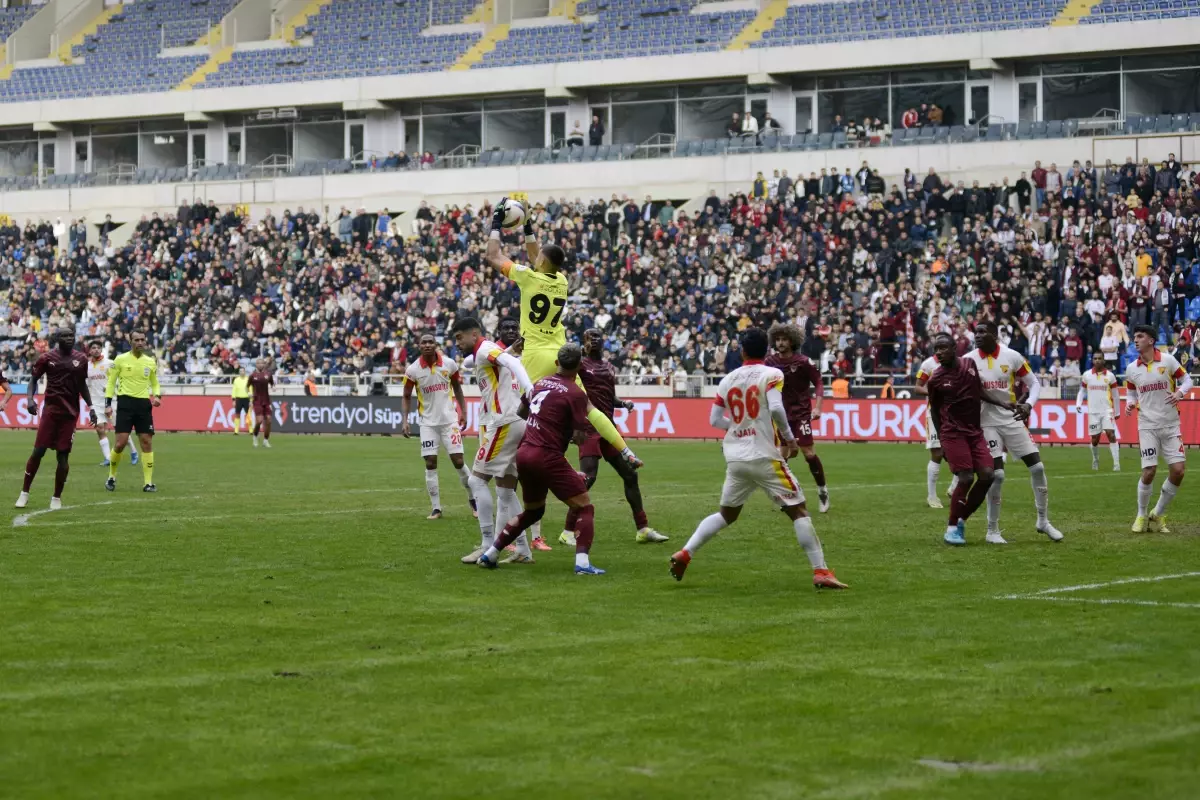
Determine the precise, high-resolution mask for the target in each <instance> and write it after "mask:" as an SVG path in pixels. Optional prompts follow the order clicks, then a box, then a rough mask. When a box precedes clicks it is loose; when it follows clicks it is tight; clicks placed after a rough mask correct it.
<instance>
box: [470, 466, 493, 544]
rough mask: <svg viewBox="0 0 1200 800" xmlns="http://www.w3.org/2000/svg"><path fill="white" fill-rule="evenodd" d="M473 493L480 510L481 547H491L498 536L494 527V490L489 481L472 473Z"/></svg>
mask: <svg viewBox="0 0 1200 800" xmlns="http://www.w3.org/2000/svg"><path fill="white" fill-rule="evenodd" d="M470 484H471V495H472V496H473V497H474V498H475V509H476V510H477V511H478V512H479V533H480V541H479V546H480V547H484V548H487V547H491V544H492V542H493V541H494V540H495V538H496V533H495V530H496V529H495V528H494V527H492V525H493V520H494V516H495V513H496V512H495V506H494V505H493V504H492V491H491V489H490V488H488V482H487V481H485V480H484V479H483V478H479V477H476V476H475V475H472V476H471V478H470Z"/></svg>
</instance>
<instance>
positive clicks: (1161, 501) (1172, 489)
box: [1154, 478, 1179, 517]
mask: <svg viewBox="0 0 1200 800" xmlns="http://www.w3.org/2000/svg"><path fill="white" fill-rule="evenodd" d="M1178 491H1179V487H1178V486H1176V485H1175V484H1173V483H1171V479H1170V478H1168V479H1167V480H1165V481H1163V485H1162V494H1160V495H1159V496H1158V505H1156V506H1154V516H1156V517H1161V516H1162V515H1163V514H1166V513H1167V508H1168V507H1170V505H1171V501H1172V500H1174V499H1175V493H1176V492H1178Z"/></svg>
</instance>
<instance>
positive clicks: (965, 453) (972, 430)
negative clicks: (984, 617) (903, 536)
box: [925, 333, 1012, 545]
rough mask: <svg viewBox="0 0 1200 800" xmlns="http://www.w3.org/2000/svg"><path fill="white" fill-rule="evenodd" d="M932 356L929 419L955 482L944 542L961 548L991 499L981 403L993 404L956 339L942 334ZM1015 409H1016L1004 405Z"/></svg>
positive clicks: (988, 453)
mask: <svg viewBox="0 0 1200 800" xmlns="http://www.w3.org/2000/svg"><path fill="white" fill-rule="evenodd" d="M933 357H934V359H935V360H936V361H937V363H938V366H937V367H935V368H933V371H932V373H931V374H930V375H929V379H928V380H927V381H926V382H925V390H926V393H927V394H928V396H929V416H930V419H931V421H932V424H933V427H934V429H935V430H936V431H937V434H938V440H939V443H940V445H941V450H942V455H943V456H944V457H945V459H946V461H948V462H949V463H950V471H951V472H953V473H954V475H955V477H956V478H957V481H956V482H955V484H954V490H953V491H952V492H951V494H950V520H949V522H948V523H947V525H946V533H945V535H943V537H942V539H943V541H945V542H946V544H953V545H961V544H966V543H967V540H966V538H965V537H964V535H963V532H964V529H965V528H966V522H967V520H968V519H970V518H971V515H972V514H974V513H975V512H976V511H977V510H978V509H979V507H980V506H981V505H983V501H984V500H986V499H987V496H988V490H989V489H990V488H991V487H992V480H993V478H994V470H993V468H992V454H991V451H990V450H989V449H988V443H987V439H986V438H985V437H984V435H983V424H982V422H981V421H980V411H981V409H982V403H990V402H991V401H990V400H988V399H987V395H986V394H984V391H983V383H982V382H981V381H980V379H979V369H978V367H977V366H976V365H975V362H974V361H972V360H971V359H969V358H959V357H958V355H957V353H956V352H955V344H954V339H953V337H951V336H950V334H948V333H939V334H938V335H937V336H935V337H934V338H933ZM1002 407H1003V408H1007V409H1008V410H1010V411H1011V409H1012V405H1011V404H1005V405H1003V406H1002Z"/></svg>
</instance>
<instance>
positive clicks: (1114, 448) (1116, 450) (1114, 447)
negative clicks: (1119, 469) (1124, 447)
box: [1108, 442, 1121, 464]
mask: <svg viewBox="0 0 1200 800" xmlns="http://www.w3.org/2000/svg"><path fill="white" fill-rule="evenodd" d="M1108 452H1110V453H1112V457H1113V464H1120V463H1121V445H1119V444H1117V443H1116V442H1109V443H1108Z"/></svg>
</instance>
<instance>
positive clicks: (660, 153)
mask: <svg viewBox="0 0 1200 800" xmlns="http://www.w3.org/2000/svg"><path fill="white" fill-rule="evenodd" d="M676 141H677V138H676V136H675V134H673V133H656V134H654V135H653V136H651V137H650V138H649V139H647V140H646V141H644V142H642V143H641V144H639V145H638V146H637V149H636V150H634V151H633V157H634V158H670V157H671V156H673V155H675V145H676Z"/></svg>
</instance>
